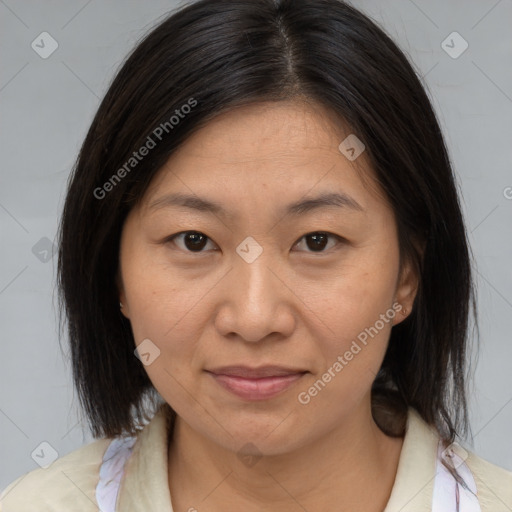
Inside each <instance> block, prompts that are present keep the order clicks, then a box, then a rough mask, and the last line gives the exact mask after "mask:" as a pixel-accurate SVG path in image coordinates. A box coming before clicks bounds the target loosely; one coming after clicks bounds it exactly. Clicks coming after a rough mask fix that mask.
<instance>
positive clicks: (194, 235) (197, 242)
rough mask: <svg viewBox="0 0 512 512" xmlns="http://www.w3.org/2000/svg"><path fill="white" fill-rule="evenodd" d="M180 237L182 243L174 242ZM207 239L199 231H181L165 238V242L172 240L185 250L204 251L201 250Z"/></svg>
mask: <svg viewBox="0 0 512 512" xmlns="http://www.w3.org/2000/svg"><path fill="white" fill-rule="evenodd" d="M181 237H183V238H181ZM180 239H181V240H182V245H180V244H179V243H177V242H176V240H180ZM208 240H209V238H208V237H207V236H206V235H205V234H204V233H201V232H199V231H182V232H181V233H176V234H175V235H172V236H170V237H169V238H167V239H166V242H173V243H175V244H176V245H178V247H180V248H181V249H183V250H184V251H187V252H197V253H200V252H205V251H203V248H204V247H205V246H206V245H207V241H208ZM212 243H213V242H212Z"/></svg>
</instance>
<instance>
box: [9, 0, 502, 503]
mask: <svg viewBox="0 0 512 512" xmlns="http://www.w3.org/2000/svg"><path fill="white" fill-rule="evenodd" d="M59 285H60V291H61V297H62V305H63V309H64V312H65V314H66V316H67V320H68V332H69V339H70V343H71V348H72V362H73V372H74V379H75V385H76V388H77V390H78V393H79V396H80V400H81V403H82V405H83V407H84V410H85V412H86V414H87V417H88V420H89V425H90V427H91V430H92V432H93V435H94V436H95V437H96V438H97V440H96V441H95V442H93V443H91V444H89V445H87V446H84V447H82V448H80V449H78V450H76V451H74V452H72V453H70V454H68V455H66V456H64V457H62V458H60V459H58V460H57V461H55V462H54V463H53V464H52V465H51V466H50V467H48V468H46V469H40V470H36V471H33V472H31V473H29V474H27V475H24V476H22V477H20V478H19V479H18V480H16V481H15V482H13V483H12V484H11V485H10V486H9V487H8V488H7V489H6V490H5V491H4V493H3V509H2V510H5V511H8V510H13V511H14V510H16V511H18V510H29V509H30V510H32V509H33V507H34V506H36V505H37V507H38V508H37V509H38V510H40V511H41V510H69V509H70V507H72V509H73V510H83V511H88V510H91V511H92V510H97V509H98V507H99V508H100V509H101V510H102V511H103V512H114V511H132V510H133V511H135V510H137V511H139V510H140V511H142V510H144V511H148V510H158V511H171V510H174V511H194V510H197V511H203V510H204V511H209V512H217V511H230V510H239V509H240V510H246V511H249V512H252V511H260V510H276V511H277V510H279V511H290V512H291V511H295V510H307V511H310V512H312V511H316V510H322V511H324V512H325V511H327V512H331V511H332V512H334V511H339V510H351V511H352V512H357V511H365V512H378V511H379V512H381V511H383V510H384V511H385V512H397V511H414V512H421V511H427V510H428V511H430V510H435V511H448V510H449V511H455V510H461V511H464V512H471V511H482V512H486V511H489V512H490V511H492V512H498V511H507V510H512V474H511V473H510V472H508V471H506V470H504V469H502V468H498V467H496V466H494V465H492V464H490V463H488V462H486V461H484V460H482V459H480V458H479V457H477V456H476V455H474V454H472V453H470V452H468V451H467V450H465V449H464V448H462V447H461V446H460V445H459V444H458V443H457V442H456V439H457V438H458V437H459V436H462V435H464V433H465V432H466V428H467V405H466V394H465V380H466V377H465V375H466V368H465V357H466V343H467V337H468V316H469V313H470V310H471V307H473V308H474V295H473V288H472V275H471V266H470V257H469V250H468V245H467V240H466V233H465V228H464V223H463V219H462V215H461V211H460V207H459V202H458V197H457V192H456V186H455V183H454V177H453V172H452V169H451V166H450V162H449V157H448V154H447V150H446V147H445V144H444V140H443V137H442V134H441V131H440V128H439V124H438V122H437V120H436V117H435V114H434V112H433V110H432V107H431V105H430V102H429V100H428V98H427V95H426V94H425V91H424V90H423V88H422V86H421V83H420V81H419V80H418V78H417V76H416V74H415V72H414V70H413V68H412V67H411V65H410V64H409V62H408V61H407V59H406V57H405V56H404V55H403V54H402V53H401V51H400V50H399V49H398V48H397V46H396V45H395V44H394V43H393V42H392V41H391V40H390V39H389V37H388V36H386V35H385V33H384V32H383V31H382V30H381V29H380V28H379V27H377V26H376V25H375V24H374V23H373V22H372V21H371V20H369V19H368V18H367V17H365V16H364V15H362V14H361V13H360V12H358V11H357V10H355V9H354V8H352V7H350V6H349V5H347V4H344V3H342V2H340V1H337V0H293V1H291V0H278V1H277V0H276V1H272V0H257V1H255V0H240V1H230V0H218V1H215V2H211V1H208V0H206V1H205V0H202V1H199V2H196V3H193V4H190V5H188V6H186V7H185V8H183V9H181V10H180V11H178V12H176V13H174V14H172V15H171V16H170V17H168V18H167V19H166V20H165V21H164V22H163V23H161V24H160V25H159V26H157V27H156V28H155V29H154V30H153V31H152V32H151V33H150V34H149V35H148V36H147V37H146V38H145V39H144V40H143V41H142V42H141V43H140V44H139V45H138V46H137V48H136V49H135V50H134V51H133V53H132V54H131V55H130V56H129V58H128V59H127V61H126V62H125V63H124V65H123V66H122V68H121V70H120V71H119V73H118V74H117V76H116V77H115V79H114V81H113V83H112V85H111V87H110V88H109V90H108V92H107V94H106V96H105V98H104V100H103V102H102V103H101V105H100V108H99V110H98V112H97V114H96V117H95V119H94V121H93V123H92V126H91V128H90V130H89V133H88V134H87V137H86V139H85V142H84V144H83V147H82V149H81V152H80V155H79V158H78V160H77V163H76V166H75V169H74V172H73V174H72V177H71V180H70V183H69V190H68V194H67V198H66V203H65V208H64V212H63V216H62V222H61V230H60V252H59Z"/></svg>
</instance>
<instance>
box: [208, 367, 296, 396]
mask: <svg viewBox="0 0 512 512" xmlns="http://www.w3.org/2000/svg"><path fill="white" fill-rule="evenodd" d="M208 373H210V375H211V376H212V377H213V378H214V379H215V380H216V381H217V382H218V383H219V384H220V385H221V386H222V387H224V388H225V389H227V390H228V391H231V393H233V394H234V395H236V396H238V397H240V398H242V399H244V400H266V399H268V398H272V397H274V396H276V395H278V394H279V393H281V392H282V391H284V390H285V389H288V388H289V387H290V386H291V385H292V384H293V383H294V382H296V381H298V380H299V379H300V378H301V377H302V376H303V375H304V373H293V374H291V375H282V376H280V377H262V378H260V379H246V378H244V377H234V376H232V375H220V374H216V373H211V372H208Z"/></svg>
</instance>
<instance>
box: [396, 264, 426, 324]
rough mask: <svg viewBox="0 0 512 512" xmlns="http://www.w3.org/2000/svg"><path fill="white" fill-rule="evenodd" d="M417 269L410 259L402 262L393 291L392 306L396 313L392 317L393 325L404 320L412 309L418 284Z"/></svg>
mask: <svg viewBox="0 0 512 512" xmlns="http://www.w3.org/2000/svg"><path fill="white" fill-rule="evenodd" d="M419 279H420V276H419V269H418V268H417V266H416V265H414V264H413V262H412V261H410V259H409V260H408V261H407V262H404V263H403V265H402V269H401V272H400V276H399V280H398V284H397V288H396V291H395V301H394V303H396V306H393V308H394V309H395V311H397V314H396V315H395V318H394V319H393V325H397V324H399V323H400V322H402V321H403V320H405V319H406V318H407V317H408V316H409V315H410V314H411V311H412V307H413V304H414V299H415V298H416V294H417V292H418V286H419Z"/></svg>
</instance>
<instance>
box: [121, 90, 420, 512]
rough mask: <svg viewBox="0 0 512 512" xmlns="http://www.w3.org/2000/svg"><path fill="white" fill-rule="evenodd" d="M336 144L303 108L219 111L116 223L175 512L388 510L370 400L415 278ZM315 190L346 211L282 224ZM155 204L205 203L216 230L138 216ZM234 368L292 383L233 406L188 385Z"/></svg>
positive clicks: (222, 394) (368, 184) (205, 384)
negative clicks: (219, 209) (155, 395)
mask: <svg viewBox="0 0 512 512" xmlns="http://www.w3.org/2000/svg"><path fill="white" fill-rule="evenodd" d="M350 133H351V132H350V130H349V129H347V128H344V126H343V125H342V123H341V122H340V120H339V119H337V118H336V117H334V115H333V114H332V113H330V112H329V111H327V110H325V109H324V108H323V107H321V106H320V105H318V104H315V103H307V102H304V101H299V100H295V101H291V102H280V103H272V104H270V103H262V104H256V105H252V106H245V107H242V108H237V109H235V110H232V111H230V112H228V113H224V114H222V115H221V116H219V117H217V118H215V119H214V120H213V121H210V122H209V123H208V124H207V125H205V126H204V127H203V128H201V129H200V130H199V131H197V132H196V133H195V134H194V135H192V136H191V137H189V139H187V141H186V142H185V143H184V145H182V146H181V147H180V149H179V150H178V151H177V152H175V153H174V154H173V155H172V156H171V158H170V159H169V160H168V162H167V163H166V165H165V166H164V167H163V168H162V169H161V170H160V172H159V173H158V174H157V176H156V177H155V178H154V179H153V181H152V183H151V186H150V188H149V189H148V191H147V193H146V195H145V196H144V198H143V199H142V201H141V203H140V204H139V205H138V206H137V207H136V208H134V209H133V210H132V211H131V212H130V214H129V215H128V218H127V220H126V223H125V225H124V228H123V232H122V238H121V246H120V276H119V288H120V300H121V302H122V303H123V308H122V312H123V314H124V315H125V316H126V317H127V318H129V319H130V322H131V325H132V330H133V334H134V338H135V340H136V344H137V345H138V344H139V343H141V342H142V340H144V339H146V338H149V339H150V340H151V342H152V343H154V345H156V346H157V347H158V348H159V350H160V355H159V356H158V357H157V358H156V359H154V361H153V362H152V363H151V364H149V365H147V366H145V369H146V371H147V373H148V376H149V378H150V379H151V381H152V383H153V384H154V386H155V388H156V389H157V390H158V392H159V393H160V394H161V395H162V397H163V398H164V399H165V400H166V401H167V402H168V403H169V404H170V405H171V407H172V408H173V409H174V410H175V411H176V413H177V419H176V423H175V428H174V432H173V434H172V438H171V439H170V443H169V453H168V460H169V488H170V492H171V496H172V502H173V507H174V509H175V510H177V511H187V510H189V509H191V508H192V507H194V508H196V509H198V510H207V511H209V512H216V511H226V510H235V509H237V510H245V511H248V512H253V511H254V512H256V511H261V510H276V511H277V510H279V511H280V512H282V511H285V512H287V511H290V512H292V511H299V510H304V509H306V510H308V511H315V510H322V511H324V512H330V511H332V512H334V511H337V512H339V511H340V510H350V511H351V512H358V511H365V512H372V511H382V510H383V509H384V507H385V505H386V503H387V501H388V498H389V495H390V492H391V489H392V486H393V482H394V478H395V475H396V469H397V465H398V459H399V456H400V450H401V446H402V439H396V438H391V437H388V436H387V435H385V434H384V433H383V432H382V431H381V430H380V429H379V428H378V426H377V425H376V423H375V422H374V420H373V418H372V415H371V403H370V388H371V384H372V382H373V380H374V378H375V375H376V373H377V371H378V369H379V367H380V365H381V363H382V360H383V357H384V354H385V351H386V347H387V343H388V339H389V335H390V332H391V328H392V325H396V324H397V323H399V322H400V321H402V320H403V319H404V318H405V317H406V315H404V314H403V311H404V310H406V311H407V312H409V311H411V306H412V303H413V300H414V296H415V293H416V290H417V277H416V276H415V275H414V274H413V271H412V270H411V269H410V268H409V267H408V266H406V265H404V266H402V268H401V267H400V261H399V246H398V238H397V230H396V222H395V217H394V214H393V211H392V209H391V207H390V206H389V204H388V202H387V200H386V198H385V197H384V194H383V193H382V192H381V191H380V190H379V188H378V186H377V185H376V183H375V181H374V180H373V179H372V178H373V177H374V174H373V171H372V169H371V168H370V165H369V163H368V161H367V160H366V154H365V153H364V152H363V153H362V154H361V155H360V156H359V157H358V158H357V159H356V160H355V161H354V162H351V161H349V160H348V159H347V158H346V157H345V156H344V155H343V154H342V153H341V152H340V151H339V149H338V145H339V144H340V142H341V141H342V140H344V139H345V137H346V136H347V135H348V134H350ZM363 178H364V180H363ZM325 191H327V192H332V191H337V192H343V193H345V194H348V195H349V196H350V197H351V198H353V199H354V200H355V201H357V203H358V204H359V205H360V206H361V207H362V208H363V210H362V211H359V210H355V209H351V208H348V207H335V206H330V207H325V208H321V209H318V210H313V211H311V212H309V213H307V214H305V215H302V216H293V215H283V214H282V209H283V208H284V207H285V206H286V205H288V204H289V203H292V202H295V201H298V200H300V199H304V198H309V197H313V196H316V195H317V194H319V193H320V192H325ZM171 192H182V193H188V194H194V195H197V196H199V197H202V198H208V199H210V200H214V201H216V202H218V203H220V204H221V205H222V206H223V207H224V208H226V209H227V210H228V211H229V212H232V216H231V217H230V216H227V217H224V216H222V215H220V214H211V213H207V212H201V211H194V210H192V209H187V208H184V207H178V206H167V207H166V206H161V207H160V208H151V207H150V205H151V204H152V203H154V202H155V201H156V200H158V199H160V198H162V197H163V196H165V195H167V194H169V193H171ZM183 231H197V232H200V233H202V234H204V235H206V237H208V238H207V239H206V241H205V243H204V246H203V247H202V248H201V249H199V251H202V252H197V251H196V252H194V245H193V243H190V240H189V243H188V245H187V238H186V236H183V235H181V236H178V237H177V238H175V239H173V240H169V237H170V236H171V235H174V234H177V233H180V232H183ZM318 231H321V232H329V233H332V234H333V235H337V236H339V237H341V239H340V240H337V238H336V236H332V237H330V238H329V239H327V245H326V246H325V248H323V249H320V250H319V251H315V245H314V241H313V242H311V240H310V238H309V240H310V242H309V245H308V237H306V236H305V235H308V234H311V233H315V232H318ZM248 236H251V237H253V238H254V239H255V240H256V241H257V243H258V244H259V245H260V246H261V247H262V249H263V252H262V253H261V254H260V255H259V256H258V257H257V258H256V259H255V260H254V261H252V262H251V263H248V262H247V261H246V260H244V259H243V258H242V257H241V256H240V255H239V254H238V253H237V252H236V248H237V246H239V244H240V243H241V242H242V241H243V240H244V239H245V238H246V237H248ZM394 303H400V304H401V306H402V307H403V308H404V310H402V312H401V313H397V314H396V315H395V317H394V318H393V319H392V320H391V321H389V322H388V323H385V325H384V327H383V328H382V329H381V330H380V331H379V332H378V334H377V335H375V336H374V337H373V338H369V342H368V344H367V345H366V346H364V347H363V348H362V350H361V351H360V352H359V353H358V354H357V355H355V356H354V357H353V359H352V360H350V361H349V362H348V364H347V365H346V366H344V368H343V370H342V371H341V372H339V373H337V374H336V377H334V378H332V380H331V381H330V382H329V383H328V384H327V385H326V386H325V387H324V388H323V389H322V390H321V391H320V392H318V394H317V395H316V396H314V397H313V398H312V399H311V401H310V402H309V403H308V404H301V403H300V402H299V401H298V398H297V397H298V394H299V393H300V392H303V391H307V390H308V389H309V388H310V387H311V386H312V385H313V383H315V381H318V379H320V378H321V377H322V375H323V374H324V373H325V372H326V371H327V369H328V368H329V367H332V366H333V363H334V362H335V361H336V360H337V357H338V356H339V355H343V354H345V352H346V351H347V350H349V348H350V346H351V343H352V341H353V340H356V339H357V336H358V334H360V333H361V332H362V331H364V329H365V328H368V327H370V326H374V325H375V323H376V321H377V320H378V319H379V318H380V315H381V314H383V313H385V312H386V311H387V310H389V309H390V308H392V305H393V304H394ZM239 364H244V365H247V366H252V367H259V366H263V365H265V364H277V365H281V366H292V367H296V368H301V369H304V370H306V371H307V372H308V373H307V374H305V375H304V376H303V377H302V378H301V379H300V380H299V381H297V382H296V383H294V384H293V385H292V386H291V387H289V388H288V389H286V390H285V391H284V392H282V393H280V394H279V395H277V396H275V397H273V398H270V399H267V400H262V401H258V402H254V401H253V402H250V401H246V400H243V399H241V398H239V397H237V396H235V395H233V394H231V393H230V392H229V391H227V390H225V389H224V388H222V387H221V386H220V385H219V384H218V383H217V382H216V381H215V380H213V379H212V377H211V375H209V374H208V373H206V372H205V369H206V368H213V367H215V366H224V365H239ZM241 455H244V456H253V457H254V458H253V459H246V461H247V460H252V463H244V461H243V460H242V458H241ZM369 491H370V492H369Z"/></svg>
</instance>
